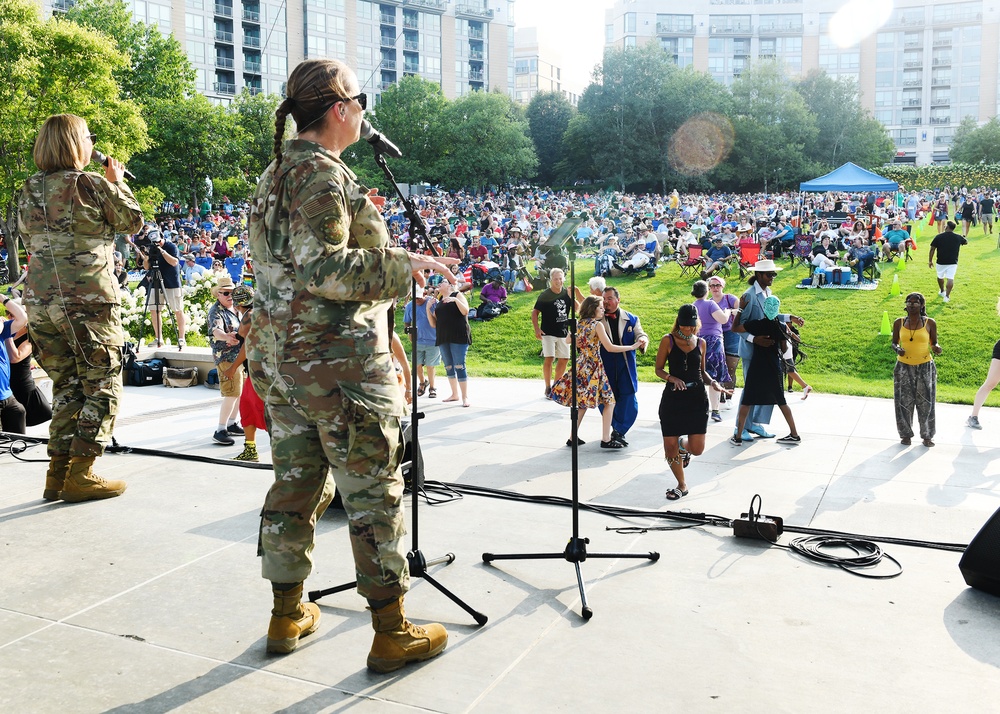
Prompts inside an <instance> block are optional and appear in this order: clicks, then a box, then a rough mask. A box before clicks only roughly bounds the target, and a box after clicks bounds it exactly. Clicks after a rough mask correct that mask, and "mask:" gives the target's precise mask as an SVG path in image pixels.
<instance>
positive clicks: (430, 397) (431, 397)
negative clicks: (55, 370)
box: [427, 387, 438, 399]
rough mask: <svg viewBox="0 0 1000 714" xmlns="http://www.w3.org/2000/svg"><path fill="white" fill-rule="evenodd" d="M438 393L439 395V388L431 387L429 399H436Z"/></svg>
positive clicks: (428, 392) (428, 393)
mask: <svg viewBox="0 0 1000 714" xmlns="http://www.w3.org/2000/svg"><path fill="white" fill-rule="evenodd" d="M437 395H438V390H436V389H434V387H431V388H430V389H428V390H427V398H428V399H435V398H436V397H437Z"/></svg>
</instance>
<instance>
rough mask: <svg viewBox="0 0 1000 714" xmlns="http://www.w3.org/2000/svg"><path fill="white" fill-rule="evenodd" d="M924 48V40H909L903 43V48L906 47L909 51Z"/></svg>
mask: <svg viewBox="0 0 1000 714" xmlns="http://www.w3.org/2000/svg"><path fill="white" fill-rule="evenodd" d="M923 46H924V41H923V38H915V39H908V40H906V41H905V42H904V43H903V47H905V48H906V49H908V50H913V49H917V48H918V47H923Z"/></svg>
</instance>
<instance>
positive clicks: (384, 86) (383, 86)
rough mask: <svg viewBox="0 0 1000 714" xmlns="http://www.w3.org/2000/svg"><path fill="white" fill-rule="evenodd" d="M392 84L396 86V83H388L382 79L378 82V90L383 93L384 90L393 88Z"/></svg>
mask: <svg viewBox="0 0 1000 714" xmlns="http://www.w3.org/2000/svg"><path fill="white" fill-rule="evenodd" d="M394 84H396V83H395V82H390V81H388V80H385V79H383V80H382V81H381V82H379V84H378V88H379V89H380V90H382V91H383V92H384V91H385V90H387V89H388V88H389V87H391V86H393V85H394Z"/></svg>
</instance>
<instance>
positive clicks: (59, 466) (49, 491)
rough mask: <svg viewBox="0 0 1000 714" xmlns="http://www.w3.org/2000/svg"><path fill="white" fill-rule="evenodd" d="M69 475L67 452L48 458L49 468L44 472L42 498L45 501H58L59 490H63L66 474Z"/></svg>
mask: <svg viewBox="0 0 1000 714" xmlns="http://www.w3.org/2000/svg"><path fill="white" fill-rule="evenodd" d="M68 475H69V454H60V455H58V456H53V457H52V458H50V459H49V470H48V471H46V472H45V490H44V491H42V498H44V499H45V500H46V501H58V500H59V492H60V491H62V490H63V484H64V483H66V476H68Z"/></svg>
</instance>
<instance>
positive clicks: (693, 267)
mask: <svg viewBox="0 0 1000 714" xmlns="http://www.w3.org/2000/svg"><path fill="white" fill-rule="evenodd" d="M703 250H704V249H703V248H702V247H701V246H700V245H689V246H688V257H687V260H684V259H682V257H681V256H680V255H679V254H678V261H677V264H678V265H679V266H681V277H684V276H685V275H689V274H693V275H699V274H700V273H701V269H702V268H703V267H704V266H705V261H703V260H702V259H701V253H702V251H703Z"/></svg>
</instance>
